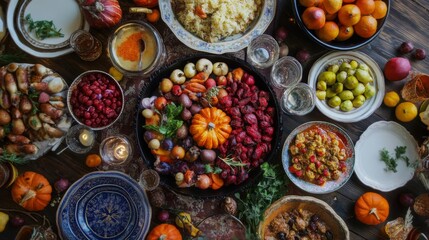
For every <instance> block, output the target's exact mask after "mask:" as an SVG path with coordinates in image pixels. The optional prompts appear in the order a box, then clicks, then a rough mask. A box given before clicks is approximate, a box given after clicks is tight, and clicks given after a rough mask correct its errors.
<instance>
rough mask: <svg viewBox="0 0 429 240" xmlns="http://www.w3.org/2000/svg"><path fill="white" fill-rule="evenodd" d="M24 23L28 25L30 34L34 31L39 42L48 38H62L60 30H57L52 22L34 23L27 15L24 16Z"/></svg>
mask: <svg viewBox="0 0 429 240" xmlns="http://www.w3.org/2000/svg"><path fill="white" fill-rule="evenodd" d="M25 22H26V23H28V30H29V31H30V32H31V31H33V30H34V32H35V34H36V37H37V38H38V39H40V40H43V39H45V38H50V37H64V34H62V33H61V29H57V28H56V27H55V25H54V22H53V21H48V20H39V21H34V20H33V18H31V15H30V14H27V16H25Z"/></svg>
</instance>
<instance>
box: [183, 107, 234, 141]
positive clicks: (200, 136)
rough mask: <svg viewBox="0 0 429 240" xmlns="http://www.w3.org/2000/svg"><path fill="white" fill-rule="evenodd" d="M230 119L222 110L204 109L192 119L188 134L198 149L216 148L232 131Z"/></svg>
mask: <svg viewBox="0 0 429 240" xmlns="http://www.w3.org/2000/svg"><path fill="white" fill-rule="evenodd" d="M229 122H231V118H230V117H229V116H228V115H226V113H225V112H223V111H222V110H220V109H218V108H215V107H212V108H204V109H202V110H201V111H200V112H199V113H197V114H195V115H194V117H193V118H192V124H191V126H190V128H189V132H190V133H191V134H192V137H193V139H194V141H195V142H196V143H197V144H198V146H200V147H205V148H206V149H213V148H217V147H218V146H219V145H221V144H222V143H224V142H225V141H226V140H227V139H228V137H229V134H230V133H231V131H232V128H231V126H230V125H229Z"/></svg>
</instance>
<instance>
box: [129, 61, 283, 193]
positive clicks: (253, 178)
mask: <svg viewBox="0 0 429 240" xmlns="http://www.w3.org/2000/svg"><path fill="white" fill-rule="evenodd" d="M203 57H204V58H207V59H209V60H211V61H212V62H213V63H215V62H225V63H227V64H228V66H229V69H230V70H232V69H234V68H236V67H241V68H243V70H244V71H245V72H248V73H250V74H251V75H253V76H254V78H255V82H256V85H257V86H258V87H259V89H261V90H265V91H268V92H269V93H270V102H269V105H270V106H274V107H275V110H276V116H275V118H274V129H275V131H274V132H275V133H274V136H273V141H272V150H271V152H270V153H269V154H268V156H267V157H266V161H269V162H272V161H274V160H275V153H276V152H277V151H278V149H279V145H280V142H279V141H280V140H281V133H282V117H281V111H280V107H279V104H278V102H277V99H276V97H275V96H276V95H275V94H274V92H273V90H272V89H271V87H270V86H269V85H268V84H267V83H266V80H265V78H264V77H263V76H262V75H261V74H260V73H259V72H258V71H257V70H256V69H255V68H253V67H252V66H250V65H249V64H248V63H246V62H245V61H243V60H241V59H238V58H235V57H231V56H226V55H211V54H198V55H192V56H187V57H184V58H182V59H179V60H177V61H175V62H173V63H172V64H171V65H168V66H165V67H162V68H161V69H159V70H158V71H157V72H155V73H154V74H152V76H151V77H150V82H149V84H147V85H145V87H144V88H143V89H142V90H141V92H140V96H139V101H138V102H137V107H136V113H135V121H136V126H135V127H136V136H137V144H138V146H139V148H140V151H141V154H142V158H143V159H144V161H145V163H146V164H147V166H149V167H150V168H153V167H154V166H153V163H154V161H155V157H154V156H153V154H152V153H151V152H150V149H149V148H148V145H147V143H146V142H145V141H144V139H143V134H144V132H145V129H144V128H143V127H142V126H143V125H144V124H145V120H144V117H143V116H142V114H141V110H142V108H141V105H140V103H141V99H143V98H145V97H150V96H152V95H154V94H157V91H158V85H159V83H160V82H161V79H162V78H165V77H166V78H168V77H169V76H170V73H171V72H172V71H173V70H174V69H177V68H179V69H183V68H184V66H185V65H186V63H188V62H193V63H196V62H197V60H198V59H200V58H203ZM261 173H262V170H261V169H260V167H258V168H256V169H253V170H251V171H250V172H249V178H248V179H247V180H246V181H244V182H243V183H242V184H239V185H230V186H223V187H222V188H220V189H219V190H212V189H207V190H201V189H198V188H196V187H190V188H179V187H177V186H176V183H175V180H174V176H173V175H161V184H162V185H164V186H165V187H167V188H168V189H170V190H172V191H174V192H176V193H179V194H183V195H187V196H192V197H195V198H216V197H223V196H226V195H230V194H232V193H235V192H238V191H242V190H243V189H245V188H247V187H249V186H251V185H252V184H254V183H255V182H257V181H258V180H259V177H260V175H261Z"/></svg>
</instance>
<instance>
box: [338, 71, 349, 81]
mask: <svg viewBox="0 0 429 240" xmlns="http://www.w3.org/2000/svg"><path fill="white" fill-rule="evenodd" d="M346 78H347V72H346V71H341V72H339V73H337V82H339V83H343V82H344V81H345V80H346Z"/></svg>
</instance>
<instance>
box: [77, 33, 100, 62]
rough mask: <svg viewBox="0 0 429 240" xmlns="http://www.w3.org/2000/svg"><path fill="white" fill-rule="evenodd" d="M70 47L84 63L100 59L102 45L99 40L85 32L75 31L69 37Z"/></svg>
mask: <svg viewBox="0 0 429 240" xmlns="http://www.w3.org/2000/svg"><path fill="white" fill-rule="evenodd" d="M69 41H70V46H71V47H72V48H73V50H74V51H75V52H76V54H77V55H79V57H80V58H81V59H82V60H84V61H94V60H96V59H97V58H99V57H100V55H101V52H102V45H101V42H100V40H98V39H97V38H95V37H94V36H92V34H91V33H89V32H87V31H85V30H77V31H75V32H73V33H72V35H71V36H70V40H69Z"/></svg>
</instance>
